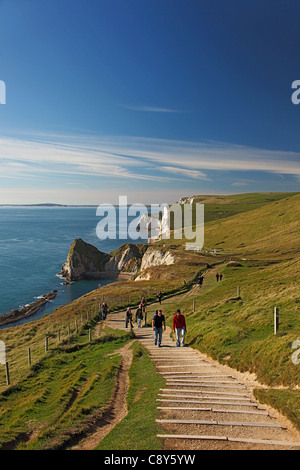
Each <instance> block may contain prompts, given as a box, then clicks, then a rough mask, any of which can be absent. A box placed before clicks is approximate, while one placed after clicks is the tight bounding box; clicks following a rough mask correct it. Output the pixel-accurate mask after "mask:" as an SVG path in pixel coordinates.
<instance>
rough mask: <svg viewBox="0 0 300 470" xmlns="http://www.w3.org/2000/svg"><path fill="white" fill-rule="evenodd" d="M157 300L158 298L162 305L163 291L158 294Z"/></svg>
mask: <svg viewBox="0 0 300 470" xmlns="http://www.w3.org/2000/svg"><path fill="white" fill-rule="evenodd" d="M157 298H158V301H159V303H160V305H161V299H162V293H161V291H159V293H158V294H157Z"/></svg>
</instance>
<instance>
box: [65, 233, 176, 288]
mask: <svg viewBox="0 0 300 470" xmlns="http://www.w3.org/2000/svg"><path fill="white" fill-rule="evenodd" d="M174 262H175V258H174V255H173V254H172V253H171V252H170V251H163V250H161V249H158V248H154V247H152V246H151V247H149V245H147V244H143V243H141V244H137V245H133V244H131V243H126V244H124V245H122V246H121V247H120V248H118V249H117V250H115V251H113V252H111V253H109V254H108V253H103V252H101V251H99V250H98V249H97V248H96V247H94V246H93V245H90V244H88V243H86V242H84V241H83V240H81V239H80V238H78V239H76V240H74V241H73V243H72V244H71V247H70V250H69V253H68V256H67V260H66V262H65V264H64V265H63V266H62V270H61V275H62V276H64V277H65V278H66V280H67V281H78V280H80V279H100V278H103V277H112V278H114V277H117V276H118V275H119V274H120V273H129V274H132V275H134V274H137V273H138V272H139V273H140V274H139V276H137V277H136V280H140V279H142V278H143V277H142V273H143V271H144V270H147V269H148V268H150V267H153V266H159V265H170V264H174Z"/></svg>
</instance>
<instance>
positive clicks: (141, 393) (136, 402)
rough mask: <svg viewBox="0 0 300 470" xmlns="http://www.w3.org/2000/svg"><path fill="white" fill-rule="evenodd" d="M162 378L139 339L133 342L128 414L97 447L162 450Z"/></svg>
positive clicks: (100, 448)
mask: <svg viewBox="0 0 300 470" xmlns="http://www.w3.org/2000/svg"><path fill="white" fill-rule="evenodd" d="M164 385H165V381H164V379H163V378H162V377H161V375H160V374H158V373H157V372H156V369H155V366H154V364H153V362H152V360H151V359H150V357H149V353H148V352H147V350H146V349H145V348H143V347H142V346H141V345H140V344H139V343H134V345H133V363H132V367H131V369H130V389H129V393H128V398H127V403H128V410H129V412H128V415H127V416H126V417H125V418H124V419H123V420H122V421H121V422H120V423H119V424H118V425H117V426H116V427H115V428H114V429H113V430H112V431H111V432H110V433H109V434H108V436H106V437H105V438H104V439H103V440H102V441H101V443H100V444H99V445H98V446H97V448H96V450H109V449H113V450H128V449H130V450H161V448H162V447H161V446H162V442H161V440H160V439H158V438H157V437H156V435H157V434H158V433H159V432H160V428H159V425H158V424H157V423H156V422H155V419H156V418H158V411H157V410H156V406H157V402H156V397H157V394H158V391H159V389H160V388H163V387H164Z"/></svg>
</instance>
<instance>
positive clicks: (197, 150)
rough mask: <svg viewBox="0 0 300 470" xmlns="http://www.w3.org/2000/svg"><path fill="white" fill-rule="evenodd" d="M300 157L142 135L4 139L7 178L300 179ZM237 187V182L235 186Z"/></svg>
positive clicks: (1, 149) (0, 153)
mask: <svg viewBox="0 0 300 470" xmlns="http://www.w3.org/2000/svg"><path fill="white" fill-rule="evenodd" d="M299 162H300V154H299V153H296V152H288V151H287V152H285V151H281V150H277V151H276V150H275V151H273V150H268V149H259V148H251V147H247V146H242V145H235V144H228V143H223V142H212V141H205V142H189V141H176V140H164V139H150V138H142V137H121V136H106V137H101V136H91V135H82V134H78V135H50V134H49V135H41V134H40V135H37V136H32V137H30V136H27V137H25V136H24V137H23V138H19V139H17V138H12V137H3V138H0V167H1V177H2V179H3V178H23V179H26V177H29V176H33V175H38V176H40V177H46V176H47V177H51V175H53V176H54V177H55V176H56V175H66V176H67V175H68V176H70V177H75V176H76V177H78V178H80V177H82V176H85V177H92V176H93V177H105V178H106V181H108V180H110V181H112V182H113V181H114V182H115V184H116V185H117V184H118V183H117V182H118V181H120V180H121V179H122V180H126V179H127V180H128V179H130V180H132V181H134V180H141V181H145V182H147V181H148V182H149V183H152V182H153V181H157V182H166V183H167V182H172V181H180V180H183V179H185V180H186V179H190V180H191V181H195V180H202V181H211V180H213V175H215V174H219V173H220V172H233V174H235V173H236V172H239V173H243V172H244V176H245V178H241V174H239V176H238V180H237V181H236V183H233V185H234V186H238V185H240V183H239V182H247V181H246V175H247V173H248V172H264V173H268V174H277V175H292V176H294V177H296V178H298V179H299V180H300V165H299ZM231 184H232V183H231Z"/></svg>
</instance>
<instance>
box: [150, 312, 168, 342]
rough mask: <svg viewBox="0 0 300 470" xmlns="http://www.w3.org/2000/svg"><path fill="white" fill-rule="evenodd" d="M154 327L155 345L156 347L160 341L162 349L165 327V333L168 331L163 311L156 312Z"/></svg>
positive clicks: (153, 321)
mask: <svg viewBox="0 0 300 470" xmlns="http://www.w3.org/2000/svg"><path fill="white" fill-rule="evenodd" d="M152 327H153V331H154V344H155V345H156V344H157V341H158V347H161V342H162V333H163V327H164V331H166V319H165V316H164V315H163V314H162V310H158V311H157V313H156V312H155V315H154V317H153V320H152Z"/></svg>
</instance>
